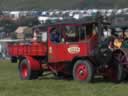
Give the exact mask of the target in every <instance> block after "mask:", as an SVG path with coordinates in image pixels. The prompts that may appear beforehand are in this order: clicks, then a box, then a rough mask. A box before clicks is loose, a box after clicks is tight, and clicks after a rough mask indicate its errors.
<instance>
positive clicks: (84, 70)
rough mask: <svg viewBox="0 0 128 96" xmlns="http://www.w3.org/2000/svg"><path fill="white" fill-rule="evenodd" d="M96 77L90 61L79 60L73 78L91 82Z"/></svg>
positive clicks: (74, 68)
mask: <svg viewBox="0 0 128 96" xmlns="http://www.w3.org/2000/svg"><path fill="white" fill-rule="evenodd" d="M93 77H94V69H93V65H92V64H91V62H89V61H88V60H78V61H77V62H76V63H75V65H74V67H73V78H74V80H78V81H85V82H91V81H92V80H93Z"/></svg>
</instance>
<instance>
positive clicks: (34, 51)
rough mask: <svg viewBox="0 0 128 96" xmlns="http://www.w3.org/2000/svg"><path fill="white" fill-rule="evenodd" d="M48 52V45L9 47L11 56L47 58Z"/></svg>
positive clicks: (35, 44)
mask: <svg viewBox="0 0 128 96" xmlns="http://www.w3.org/2000/svg"><path fill="white" fill-rule="evenodd" d="M46 52H47V49H46V44H43V43H32V44H18V45H15V44H11V45H9V46H8V53H9V54H10V55H11V56H45V55H46Z"/></svg>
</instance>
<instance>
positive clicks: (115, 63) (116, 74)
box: [107, 51, 126, 83]
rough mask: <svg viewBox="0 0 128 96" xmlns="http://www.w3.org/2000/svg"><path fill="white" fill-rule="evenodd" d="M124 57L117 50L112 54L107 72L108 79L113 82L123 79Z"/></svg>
mask: <svg viewBox="0 0 128 96" xmlns="http://www.w3.org/2000/svg"><path fill="white" fill-rule="evenodd" d="M125 59H126V57H125V56H124V54H123V53H122V52H120V51H119V52H117V53H114V54H113V59H112V64H111V65H110V66H109V68H108V71H107V74H108V77H109V79H110V80H112V81H113V82H117V83H119V82H121V81H123V80H124V79H125V75H126V73H125V71H124V65H123V62H124V61H125Z"/></svg>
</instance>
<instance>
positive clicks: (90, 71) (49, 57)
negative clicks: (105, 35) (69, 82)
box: [8, 17, 124, 82]
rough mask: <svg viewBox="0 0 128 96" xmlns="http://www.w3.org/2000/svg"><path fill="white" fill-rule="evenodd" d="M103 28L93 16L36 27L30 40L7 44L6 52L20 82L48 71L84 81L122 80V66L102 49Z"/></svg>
mask: <svg viewBox="0 0 128 96" xmlns="http://www.w3.org/2000/svg"><path fill="white" fill-rule="evenodd" d="M103 25H105V23H103V22H102V20H101V18H99V19H96V18H94V17H86V18H83V19H80V20H65V21H63V22H58V23H54V24H43V25H38V26H35V27H33V33H34V38H33V41H29V42H25V41H24V42H19V43H13V44H9V45H8V53H9V54H10V56H11V61H12V62H18V63H19V64H18V70H19V76H20V78H21V79H22V80H31V79H36V78H38V77H39V76H41V75H42V74H43V73H44V72H45V71H50V72H52V73H53V74H56V76H72V77H73V79H74V80H78V81H85V82H91V81H93V79H94V77H95V76H96V75H101V76H103V77H105V78H109V79H111V80H114V81H121V80H122V79H123V74H124V73H123V72H124V71H123V65H122V64H120V63H119V62H118V61H117V60H116V59H115V57H114V56H115V54H114V55H113V52H115V51H113V50H110V49H109V48H108V47H105V48H102V47H101V45H102V42H101V41H102V29H103V28H104V26H103ZM103 44H104V43H103Z"/></svg>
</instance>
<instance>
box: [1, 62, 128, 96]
mask: <svg viewBox="0 0 128 96" xmlns="http://www.w3.org/2000/svg"><path fill="white" fill-rule="evenodd" d="M0 96H128V84H127V83H121V84H114V83H111V82H103V81H102V82H98V81H97V82H95V83H91V84H87V83H80V82H77V81H73V80H70V81H68V80H55V79H47V78H46V79H41V80H31V81H22V80H20V79H19V77H18V72H17V64H11V63H10V62H9V61H0Z"/></svg>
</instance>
